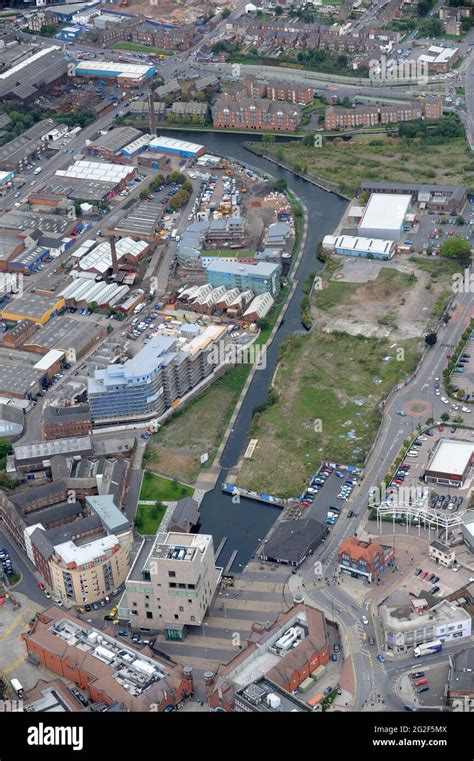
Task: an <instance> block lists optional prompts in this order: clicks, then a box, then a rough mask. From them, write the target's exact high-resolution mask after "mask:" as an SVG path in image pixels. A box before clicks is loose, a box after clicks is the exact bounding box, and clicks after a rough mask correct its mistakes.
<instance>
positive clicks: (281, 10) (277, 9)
mask: <svg viewBox="0 0 474 761" xmlns="http://www.w3.org/2000/svg"><path fill="white" fill-rule="evenodd" d="M282 13H283V8H282V7H281V5H277V6H276V7H275V16H281V14H282Z"/></svg>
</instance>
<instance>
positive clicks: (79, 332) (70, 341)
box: [25, 315, 105, 353]
mask: <svg viewBox="0 0 474 761" xmlns="http://www.w3.org/2000/svg"><path fill="white" fill-rule="evenodd" d="M103 332H105V329H104V326H103V325H101V324H100V323H98V322H94V321H91V320H76V319H74V318H73V317H69V316H68V315H63V316H62V317H61V319H60V320H52V321H50V322H49V323H47V324H46V325H42V326H40V327H39V328H38V330H37V331H36V332H35V333H34V334H33V335H32V336H31V338H29V339H27V341H26V342H25V346H40V347H42V348H43V349H48V350H49V349H59V350H63V351H68V349H70V348H71V346H73V347H74V348H75V350H76V352H78V353H79V352H80V351H81V350H82V349H83V348H84V347H85V346H88V345H89V343H90V342H91V341H93V340H94V337H99V336H100V335H102V333H103Z"/></svg>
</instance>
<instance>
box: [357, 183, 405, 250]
mask: <svg viewBox="0 0 474 761" xmlns="http://www.w3.org/2000/svg"><path fill="white" fill-rule="evenodd" d="M411 201H412V198H411V195H408V194H406V195H399V194H393V195H388V194H382V193H372V195H371V196H370V198H369V202H368V204H367V206H366V207H365V211H364V215H363V217H362V220H361V222H360V225H359V233H360V235H361V236H363V237H365V238H382V239H383V240H399V239H400V238H401V237H402V235H403V226H404V224H405V217H406V215H407V214H408V212H409V211H410V208H411Z"/></svg>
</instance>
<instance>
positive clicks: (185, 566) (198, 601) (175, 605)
mask: <svg viewBox="0 0 474 761" xmlns="http://www.w3.org/2000/svg"><path fill="white" fill-rule="evenodd" d="M221 570H222V569H220V568H217V567H216V564H215V560H214V544H213V541H212V536H209V535H205V534H183V533H182V532H170V533H168V534H165V533H158V534H157V535H156V538H155V539H153V540H152V541H147V540H144V542H143V544H142V546H141V548H140V551H139V553H138V555H137V557H136V559H135V563H134V565H133V566H132V568H131V570H130V573H129V575H128V577H127V580H126V582H125V595H124V597H123V598H122V600H121V602H120V604H119V615H121V616H124V615H126V617H127V618H129V619H130V623H131V626H132V628H133V629H141V630H142V631H158V630H164V631H165V634H166V637H167V638H168V639H183V638H184V636H185V633H186V627H188V626H201V625H202V623H203V619H204V616H205V615H206V611H207V609H208V608H209V605H210V604H211V602H212V599H213V597H214V594H215V591H216V588H217V584H218V583H219V578H220V573H221Z"/></svg>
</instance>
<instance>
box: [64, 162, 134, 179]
mask: <svg viewBox="0 0 474 761" xmlns="http://www.w3.org/2000/svg"><path fill="white" fill-rule="evenodd" d="M133 171H134V169H133V167H130V166H127V165H125V164H111V163H109V162H108V161H75V162H74V164H71V166H69V167H68V168H67V169H58V171H57V172H56V173H55V175H56V177H69V178H70V179H74V180H95V181H96V182H114V183H115V184H117V185H118V183H119V182H121V181H122V180H125V179H126V178H127V177H128V176H129V174H131V173H132V172H133Z"/></svg>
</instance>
